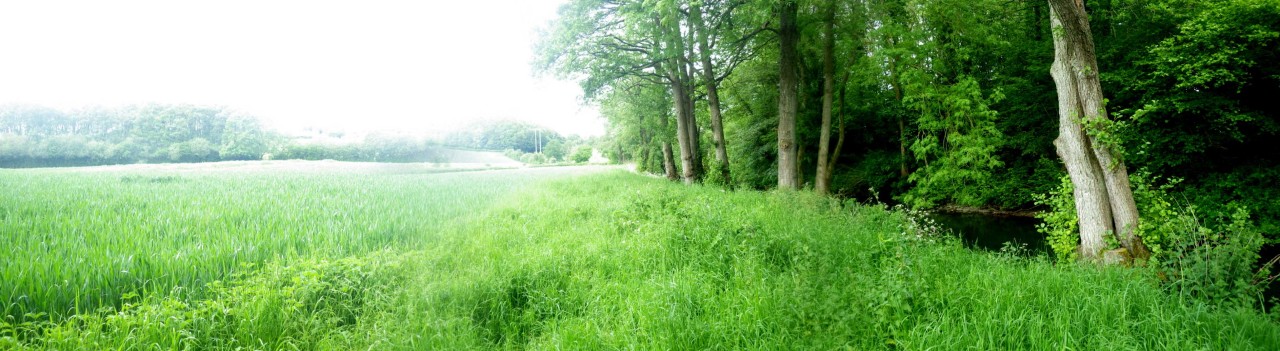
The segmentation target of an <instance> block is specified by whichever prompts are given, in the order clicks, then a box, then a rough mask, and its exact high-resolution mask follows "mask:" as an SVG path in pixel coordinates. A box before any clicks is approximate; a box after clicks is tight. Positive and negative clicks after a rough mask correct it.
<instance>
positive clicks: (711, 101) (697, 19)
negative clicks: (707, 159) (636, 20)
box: [689, 2, 733, 187]
mask: <svg viewBox="0 0 1280 351" xmlns="http://www.w3.org/2000/svg"><path fill="white" fill-rule="evenodd" d="M702 15H703V11H702V4H701V3H700V2H694V3H693V4H691V5H690V8H689V22H690V23H691V24H692V26H693V30H694V33H695V35H696V36H697V38H698V58H699V59H700V61H701V64H702V81H703V84H705V85H706V89H707V110H708V112H709V113H710V117H711V140H712V141H713V142H714V143H715V147H716V170H717V171H718V172H719V173H720V179H721V181H723V182H724V184H725V185H726V186H729V187H733V177H731V176H730V174H729V152H728V151H727V150H726V149H725V143H724V122H723V121H722V118H723V117H722V116H721V110H720V92H719V87H718V85H719V84H720V82H719V79H718V78H716V74H715V66H714V65H712V62H711V45H710V44H709V41H710V40H709V39H708V38H709V37H710V36H711V31H712V30H711V28H708V27H707V25H706V21H705V20H703V18H702Z"/></svg>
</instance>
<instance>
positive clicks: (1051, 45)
mask: <svg viewBox="0 0 1280 351" xmlns="http://www.w3.org/2000/svg"><path fill="white" fill-rule="evenodd" d="M1278 33H1280V1H1277V0H1098V1H1089V2H1083V1H1073V0H1050V1H1043V0H1038V1H1030V0H1028V1H1007V0H963V1H962V0H700V1H699V0H694V1H680V0H658V1H641V0H573V1H571V2H570V3H569V4H567V5H565V6H564V7H562V9H561V12H560V18H559V19H558V20H557V21H556V22H554V23H553V24H552V26H551V28H549V30H548V31H546V34H545V35H544V36H543V38H542V40H541V42H540V44H539V60H538V66H539V68H541V69H543V70H544V71H547V72H555V73H558V74H560V75H562V76H565V77H571V78H578V79H580V81H581V83H582V88H583V91H584V93H585V95H586V96H587V97H588V98H589V99H592V100H595V101H598V102H599V103H600V104H601V109H602V113H603V114H604V115H605V117H606V118H608V119H609V121H610V130H609V134H610V137H611V138H610V140H612V142H613V143H615V145H614V147H609V148H606V149H610V150H612V149H616V150H619V151H617V152H616V153H618V154H619V156H620V157H621V158H626V159H631V160H634V161H635V162H636V163H637V165H638V167H639V168H641V169H642V170H646V171H651V172H654V173H659V174H665V175H666V176H667V177H669V178H671V179H681V180H683V181H684V182H686V183H695V182H708V183H716V184H724V185H726V186H729V187H734V186H745V187H751V188H769V187H775V186H776V187H778V188H782V189H796V188H800V187H805V186H807V185H811V186H812V187H813V189H814V190H815V191H817V192H820V193H835V194H838V195H843V196H855V197H861V196H868V195H870V194H871V193H890V194H894V197H895V198H896V199H898V200H900V201H904V202H907V203H910V204H912V205H916V206H924V207H929V206H937V205H942V204H951V205H960V206H988V207H1002V208H1011V209H1019V208H1028V207H1030V206H1031V205H1032V203H1033V201H1034V200H1033V199H1034V195H1035V194H1039V193H1046V192H1048V191H1050V190H1052V189H1054V188H1055V187H1056V186H1057V184H1059V183H1060V182H1059V179H1060V178H1061V177H1063V176H1069V177H1070V179H1071V183H1072V184H1073V185H1074V198H1075V207H1076V210H1077V215H1078V217H1079V222H1080V226H1081V227H1080V231H1081V235H1082V241H1081V247H1082V250H1081V251H1082V256H1083V257H1085V258H1089V259H1092V258H1095V257H1098V256H1099V255H1100V254H1101V252H1100V250H1101V248H1102V247H1103V245H1104V237H1106V236H1107V235H1108V233H1111V234H1114V235H1115V239H1117V240H1118V241H1119V242H1120V243H1121V244H1122V246H1124V247H1125V248H1126V249H1127V251H1128V252H1129V253H1131V254H1133V255H1137V256H1143V255H1145V252H1146V249H1145V248H1144V247H1143V245H1142V243H1141V240H1140V239H1139V238H1138V237H1137V236H1135V235H1133V229H1134V228H1135V227H1136V226H1137V223H1138V222H1137V221H1138V212H1137V209H1136V206H1135V205H1134V200H1133V196H1132V194H1131V191H1130V190H1129V188H1130V186H1129V183H1128V182H1129V174H1128V169H1129V168H1130V167H1134V168H1137V169H1141V170H1142V171H1143V172H1142V173H1143V174H1148V175H1150V177H1153V178H1157V179H1173V178H1180V179H1185V181H1184V182H1182V183H1181V186H1182V187H1183V188H1184V189H1186V191H1188V192H1193V193H1195V194H1196V195H1197V196H1194V197H1188V199H1189V200H1188V201H1192V202H1196V203H1197V204H1199V205H1201V208H1204V209H1207V210H1208V211H1210V212H1212V211H1215V210H1217V211H1219V212H1218V213H1226V212H1229V209H1228V208H1227V207H1228V206H1223V204H1236V205H1243V206H1248V207H1249V208H1250V209H1252V210H1253V213H1254V215H1255V219H1256V220H1258V221H1259V222H1260V223H1261V224H1263V228H1264V230H1265V231H1266V232H1267V233H1269V234H1272V235H1275V234H1280V206H1276V205H1275V203H1274V202H1271V200H1268V199H1274V198H1276V196H1280V188H1278V187H1276V186H1274V185H1272V184H1271V183H1270V182H1268V181H1267V179H1274V177H1275V176H1280V162H1278V161H1280V153H1277V152H1276V151H1275V150H1280V138H1277V137H1276V136H1277V135H1276V134H1277V133H1280V118H1278V117H1280V115H1278V114H1277V113H1278V112H1280V111H1278V110H1277V109H1278V108H1277V107H1276V106H1280V105H1275V104H1272V103H1270V102H1269V101H1267V99H1268V98H1270V97H1273V96H1277V93H1280V68H1277V67H1280V64H1278V63H1280V57H1278V55H1280V51H1278V50H1275V48H1276V47H1280V35H1278ZM1050 72H1052V74H1050ZM1104 92H1106V95H1104V94H1103V93H1104ZM708 130H709V132H708ZM708 144H709V145H708ZM704 145H708V146H704ZM708 154H711V155H714V158H712V159H710V160H705V161H704V160H703V155H708ZM730 160H733V162H730ZM705 169H712V171H711V172H705ZM807 170H812V173H807V172H806V171H807Z"/></svg>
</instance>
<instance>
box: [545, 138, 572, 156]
mask: <svg viewBox="0 0 1280 351" xmlns="http://www.w3.org/2000/svg"><path fill="white" fill-rule="evenodd" d="M542 153H544V154H547V157H548V158H550V159H552V160H563V159H565V156H567V155H568V154H569V147H568V146H565V145H564V142H563V141H560V140H552V141H551V142H550V143H547V146H544V147H543V148H542Z"/></svg>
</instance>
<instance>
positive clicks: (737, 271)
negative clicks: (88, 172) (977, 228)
mask: <svg viewBox="0 0 1280 351" xmlns="http://www.w3.org/2000/svg"><path fill="white" fill-rule="evenodd" d="M521 172H526V173H521ZM589 173H590V174H578V173H574V172H571V171H568V170H554V169H553V170H537V171H514V172H513V171H506V172H488V173H475V174H468V173H456V174H451V175H421V174H417V175H405V174H401V175H377V174H369V173H356V174H354V175H353V174H336V175H335V174H328V175H315V174H312V173H307V174H299V175H295V176H296V177H297V178H289V179H290V180H287V181H284V185H292V186H294V187H295V188H294V189H293V190H290V191H288V192H284V193H272V192H262V191H258V192H248V194H244V193H245V192H244V189H243V188H239V187H230V186H228V187H218V186H215V185H218V184H224V183H226V184H237V185H242V184H254V183H253V182H254V181H253V180H249V179H240V178H234V177H232V178H228V176H227V175H226V174H205V175H186V176H183V178H182V179H184V182H188V183H194V184H195V185H199V186H194V185H193V186H194V187H195V188H200V189H215V190H208V191H209V192H204V193H201V194H202V195H200V196H195V195H193V196H192V197H184V196H183V195H170V196H172V197H166V198H163V199H159V200H155V201H168V202H166V203H168V204H189V203H188V202H184V201H192V199H194V198H201V199H203V198H210V197H214V198H216V197H218V196H233V195H231V194H242V195H234V196H246V197H248V198H252V199H260V201H263V202H269V203H273V204H277V206H267V205H263V206H262V207H252V208H251V209H252V212H253V213H260V212H265V213H271V215H269V216H266V217H265V218H275V217H273V216H284V215H286V214H287V213H291V212H290V211H286V210H280V211H279V212H271V211H273V210H271V209H273V208H280V209H288V210H292V211H306V212H305V213H307V215H305V216H300V217H299V218H305V219H300V220H299V221H300V222H297V223H312V224H311V225H310V227H307V228H311V229H309V231H306V230H301V229H288V228H293V227H292V226H293V225H294V224H292V223H294V222H288V221H283V222H282V224H280V226H279V227H276V228H277V230H276V231H271V232H270V233H277V232H279V231H284V232H288V233H295V234H291V235H289V236H277V235H271V234H270V233H268V234H263V235H261V236H254V237H250V238H251V239H246V240H247V241H252V242H278V243H277V244H272V245H279V246H269V247H271V248H272V249H270V250H273V251H272V252H273V254H272V255H266V256H264V257H262V258H260V259H256V260H248V261H249V262H251V263H252V265H247V266H237V267H242V268H236V269H232V270H231V272H230V273H227V274H226V275H225V276H221V277H213V278H208V279H209V280H215V279H216V282H214V283H209V284H206V285H205V288H203V289H202V290H203V291H204V292H203V293H201V294H199V295H198V296H195V295H182V294H174V293H171V292H170V291H169V290H163V289H155V290H154V291H153V292H150V293H144V294H142V295H140V296H137V297H133V296H129V297H128V298H125V299H123V300H122V302H121V303H120V306H121V307H120V308H112V309H111V310H102V311H96V312H86V313H82V314H79V315H77V316H75V317H72V318H71V319H68V320H63V321H56V322H53V323H26V324H21V325H13V324H8V325H4V326H3V327H0V349H4V348H15V349H51V350H76V349H81V350H97V349H117V348H119V349H139V350H147V349H158V350H168V349H237V348H243V349H269V350H277V349H302V350H312V349H316V350H326V349H329V350H332V349H376V350H437V349H653V350H672V349H686V350H695V349H696V350H705V349H857V350H862V349H893V348H902V349H943V350H951V349H1034V350H1041V349H1077V350H1105V349H1124V350H1130V349H1168V350H1187V349H1214V350H1217V349H1238V350H1249V349H1257V350H1274V349H1276V348H1277V346H1280V326H1277V324H1276V323H1275V322H1274V321H1273V320H1271V319H1268V318H1267V317H1264V316H1260V315H1258V314H1256V313H1254V312H1251V311H1221V310H1212V309H1209V308H1206V307H1202V306H1196V305H1191V304H1188V303H1185V302H1183V301H1178V300H1176V299H1174V298H1172V297H1170V296H1167V295H1166V294H1165V293H1163V292H1162V291H1161V290H1160V288H1159V286H1158V284H1157V282H1155V281H1154V279H1152V278H1150V276H1151V274H1149V272H1144V271H1141V270H1133V269H1113V268H1096V267H1076V266H1054V265H1052V264H1050V263H1048V262H1044V261H1041V260H1036V259H1025V258H1017V257H1011V256H1000V255H992V254H987V253H979V252H971V251H969V250H965V249H964V248H963V247H962V246H961V245H959V244H958V243H956V242H954V241H951V240H946V239H945V238H941V237H937V236H934V234H933V233H931V232H929V231H927V230H924V231H922V230H917V229H915V228H912V227H911V226H909V225H906V223H908V222H907V220H906V219H905V218H904V217H903V215H902V214H899V213H895V212H891V211H886V210H885V209H883V208H880V207H868V206H855V205H850V206H842V205H840V204H837V203H833V202H832V201H830V200H827V199H822V198H818V197H814V196H811V195H809V194H803V193H799V194H778V193H759V192H736V193H726V192H723V191H721V190H719V189H716V188H711V187H684V186H680V185H676V184H670V183H667V182H665V181H662V180H659V179H652V178H649V177H643V176H637V175H634V174H630V173H628V172H624V171H606V172H589ZM81 176H83V175H79V174H75V175H62V176H59V177H25V178H24V175H23V174H14V173H0V178H3V179H4V180H5V181H13V180H15V179H17V180H22V181H26V182H32V183H38V182H66V183H65V184H63V183H58V184H62V185H63V186H62V187H61V188H62V189H67V187H68V186H73V185H74V184H79V183H78V182H79V181H83V179H80V180H76V179H79V178H77V177H81ZM148 176H150V175H148ZM279 176H283V177H294V176H289V175H279ZM445 176H448V177H458V178H448V177H445ZM202 177H210V178H207V179H206V178H202ZM30 178H40V179H39V180H36V179H30ZM249 178H254V179H257V178H259V176H252V177H249ZM51 179H52V180H51ZM56 179H61V180H56ZM68 179H70V180H68ZM95 179H96V178H95ZM103 179H105V180H102V181H104V182H109V181H111V180H114V181H120V175H118V174H114V175H110V176H106V178H103ZM228 179H232V180H228ZM100 180H101V179H100ZM177 183H180V184H181V182H177ZM424 183H431V184H424ZM40 184H44V183H40ZM148 184H150V183H148ZM270 184H272V185H271V186H267V188H269V187H274V186H284V185H282V184H277V183H270ZM131 186H132V185H131ZM254 189H262V188H254ZM190 190H191V191H195V190H194V189H190ZM125 192H127V193H135V192H139V189H132V188H130V189H126V190H125ZM176 193H183V192H182V191H177V192H176ZM3 194H6V195H5V196H6V198H5V199H6V201H5V202H3V204H4V205H5V206H7V207H6V208H9V207H10V206H12V205H13V203H14V202H12V201H10V200H9V199H10V198H8V197H9V196H17V195H14V194H13V193H3ZM59 194H61V193H60V192H59V191H55V190H49V191H48V192H47V193H45V194H44V195H43V196H45V197H55V198H57V196H60V195H59ZM298 194H309V195H298ZM61 196H66V197H71V195H61ZM137 196H143V195H137ZM290 197H292V198H290ZM72 198H73V197H72ZM252 199H242V200H240V201H236V202H229V203H227V204H224V205H221V206H219V207H216V208H220V209H222V211H226V212H235V211H238V210H236V208H237V206H233V205H230V204H243V203H255V202H254V201H259V200H252ZM66 201H67V200H57V201H55V200H49V201H48V202H47V203H48V204H47V206H50V207H55V208H56V207H57V206H56V204H59V203H64V202H66ZM317 201H318V202H319V203H326V201H328V202H331V203H333V204H334V205H333V206H330V207H325V206H320V207H316V202H317ZM144 202H145V201H144ZM436 202H443V203H444V204H436ZM361 205H363V206H370V208H369V209H368V210H367V211H365V212H356V213H353V214H351V215H348V216H333V217H325V216H323V215H324V214H325V213H327V212H326V211H334V210H341V209H347V208H351V206H361ZM182 206H186V205H182ZM182 206H177V208H178V209H175V210H174V212H172V213H169V214H173V215H180V214H182V213H186V212H187V211H189V210H191V209H195V208H198V207H182ZM91 207H92V206H91ZM162 207H163V206H162ZM23 208H25V207H23ZM95 208H96V207H95ZM149 208H150V207H149ZM182 208H186V209H188V210H181V209H182ZM426 209H432V210H426ZM11 213H12V212H11ZM24 213H25V212H24ZM166 213H168V212H166ZM219 218H223V217H219ZM190 220H191V219H190V218H186V219H184V221H187V222H188V223H190ZM6 221H9V219H6ZM47 221H50V220H46V222H47ZM309 221H321V222H320V223H313V222H309ZM212 222H218V221H217V220H213V221H212ZM5 223H9V222H5ZM375 223H378V224H381V223H391V224H395V223H399V225H400V226H399V227H396V228H399V229H397V230H392V231H389V232H388V233H391V234H387V235H381V236H380V235H368V233H378V231H372V232H365V233H366V235H363V236H356V235H352V234H351V232H361V231H362V230H361V228H365V226H367V225H371V224H375ZM421 223H426V224H421ZM71 227H75V226H70V225H69V226H68V228H71ZM184 227H190V225H178V226H176V227H175V228H184ZM6 228H10V227H6ZM326 228H332V229H331V230H329V229H326ZM6 230H9V229H6ZM127 233H131V232H130V231H127V230H122V231H120V232H119V234H121V235H125V234H127ZM6 234H7V232H6ZM135 235H136V234H135ZM149 238H151V237H147V236H143V237H141V238H139V239H136V240H137V241H138V242H140V243H151V242H155V240H153V239H149ZM202 238H203V239H200V241H201V242H204V243H205V245H206V247H208V246H213V245H223V244H224V243H234V242H235V241H230V240H226V239H224V238H223V237H220V236H217V233H216V231H214V230H213V229H210V231H209V236H207V237H202ZM322 238H323V239H322ZM273 240H276V241H273ZM300 242H301V243H302V244H299V243H300ZM177 247H181V246H177ZM290 247H292V248H294V249H288V248H290ZM280 248H285V249H280ZM151 250H152V249H150V246H148V248H147V249H146V250H144V251H148V252H149V251H151ZM264 250H266V249H264ZM15 252H17V251H15ZM279 252H287V254H281V253H279ZM36 254H38V253H22V252H17V253H10V255H12V256H10V257H9V258H7V260H6V261H5V262H9V261H8V260H11V259H13V258H15V257H16V258H21V257H23V256H20V255H36ZM166 255H168V253H166ZM28 257H31V256H28ZM158 257H159V256H158ZM163 257H169V256H163ZM33 261H35V259H33ZM204 261H206V260H200V262H204ZM10 269H11V268H10ZM85 270H86V271H95V270H93V269H88V268H86V269H85ZM197 271H199V269H198V268H197V269H189V270H184V269H183V268H181V267H180V266H179V265H178V264H174V265H173V266H168V267H167V268H165V269H163V270H159V271H157V273H162V272H172V273H171V275H182V274H199V273H193V272H197ZM18 288H25V286H22V285H19V286H18Z"/></svg>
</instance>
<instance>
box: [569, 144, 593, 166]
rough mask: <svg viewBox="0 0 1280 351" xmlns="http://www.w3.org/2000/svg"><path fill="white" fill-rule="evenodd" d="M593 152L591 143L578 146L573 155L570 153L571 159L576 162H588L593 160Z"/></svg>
mask: <svg viewBox="0 0 1280 351" xmlns="http://www.w3.org/2000/svg"><path fill="white" fill-rule="evenodd" d="M591 152H592V149H591V146H590V145H581V146H578V148H577V149H574V150H573V155H570V156H569V159H570V160H572V161H573V162H574V163H586V162H587V161H590V160H591Z"/></svg>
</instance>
